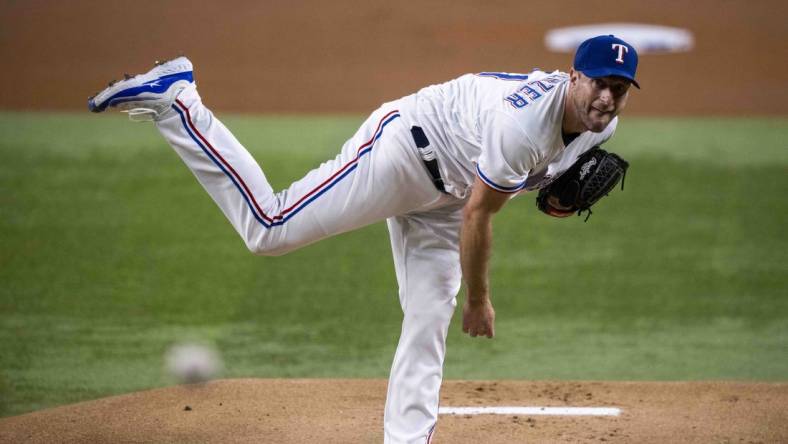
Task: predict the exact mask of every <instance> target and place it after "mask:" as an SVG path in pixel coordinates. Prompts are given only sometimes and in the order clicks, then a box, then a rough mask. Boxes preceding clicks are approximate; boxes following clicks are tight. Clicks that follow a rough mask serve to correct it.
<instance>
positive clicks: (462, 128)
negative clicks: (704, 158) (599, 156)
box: [401, 71, 618, 198]
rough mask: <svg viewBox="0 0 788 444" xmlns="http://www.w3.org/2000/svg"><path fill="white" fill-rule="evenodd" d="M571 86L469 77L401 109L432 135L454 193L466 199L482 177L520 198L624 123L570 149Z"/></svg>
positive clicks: (558, 79)
mask: <svg viewBox="0 0 788 444" xmlns="http://www.w3.org/2000/svg"><path fill="white" fill-rule="evenodd" d="M568 81H569V75H568V74H566V73H563V72H559V71H554V72H552V73H545V72H542V71H533V72H531V73H530V74H510V73H491V72H490V73H487V72H485V73H479V74H466V75H464V76H462V77H459V78H457V79H455V80H451V81H449V82H446V83H443V84H439V85H432V86H428V87H426V88H424V89H422V90H420V91H419V92H417V93H416V94H413V95H410V96H407V97H405V98H403V99H402V101H401V102H402V105H401V111H402V113H403V116H404V117H406V119H407V120H408V121H409V122H408V123H410V124H412V125H418V126H420V127H421V128H422V129H423V130H424V131H425V133H426V134H427V137H428V138H429V140H430V147H431V148H432V149H433V150H434V151H435V153H436V156H437V158H438V163H439V168H440V172H441V175H442V177H443V180H444V182H445V186H446V191H447V192H449V193H450V194H453V195H455V196H457V197H459V198H464V197H466V196H467V195H468V192H469V190H470V187H471V185H472V184H473V182H474V179H475V177H476V176H478V177H479V178H481V179H482V180H483V181H484V182H485V183H487V184H488V185H489V186H490V187H492V188H494V189H496V190H499V191H502V192H507V193H517V192H520V191H523V190H533V189H537V188H541V187H543V186H546V185H547V184H549V183H550V182H551V181H552V180H554V179H555V178H557V177H558V176H559V175H560V174H561V173H563V172H564V171H566V170H567V169H568V168H569V167H570V166H571V165H572V164H573V163H574V161H575V160H576V159H577V157H578V156H579V155H581V154H583V153H585V152H586V151H588V150H589V149H591V148H592V147H593V146H595V145H600V144H602V143H604V142H606V141H607V140H608V139H609V138H610V137H611V136H612V135H613V133H614V132H615V129H616V124H617V123H618V118H615V119H613V120H612V121H611V122H610V124H609V125H608V126H607V128H605V129H604V130H603V131H602V132H600V133H593V132H590V131H586V132H583V133H581V134H580V135H579V136H578V137H577V138H575V139H574V140H573V141H571V143H570V144H569V145H568V146H565V145H564V141H563V136H562V132H561V126H562V118H563V113H564V103H565V101H566V92H567V88H568V84H569V82H568Z"/></svg>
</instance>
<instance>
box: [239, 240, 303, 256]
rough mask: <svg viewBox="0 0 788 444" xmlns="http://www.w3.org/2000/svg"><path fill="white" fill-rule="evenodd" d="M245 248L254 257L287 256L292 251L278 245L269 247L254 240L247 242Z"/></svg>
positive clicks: (265, 243) (267, 244)
mask: <svg viewBox="0 0 788 444" xmlns="http://www.w3.org/2000/svg"><path fill="white" fill-rule="evenodd" d="M246 248H247V249H248V250H249V252H250V253H252V254H253V255H255V256H282V255H284V254H287V253H288V252H290V251H291V250H292V249H290V248H283V247H282V246H278V245H270V244H269V243H267V242H260V241H256V240H247V241H246Z"/></svg>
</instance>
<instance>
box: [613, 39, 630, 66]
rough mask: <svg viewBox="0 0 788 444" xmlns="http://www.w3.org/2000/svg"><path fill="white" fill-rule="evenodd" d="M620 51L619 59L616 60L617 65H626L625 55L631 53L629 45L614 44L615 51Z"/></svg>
mask: <svg viewBox="0 0 788 444" xmlns="http://www.w3.org/2000/svg"><path fill="white" fill-rule="evenodd" d="M615 50H618V58H617V59H616V63H621V64H623V63H624V54H626V53H628V52H629V48H628V47H627V45H622V44H621V43H613V51H615Z"/></svg>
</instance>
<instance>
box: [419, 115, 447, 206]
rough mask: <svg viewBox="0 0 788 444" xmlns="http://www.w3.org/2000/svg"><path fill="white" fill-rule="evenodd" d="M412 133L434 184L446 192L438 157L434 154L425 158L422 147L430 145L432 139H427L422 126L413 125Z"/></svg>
mask: <svg viewBox="0 0 788 444" xmlns="http://www.w3.org/2000/svg"><path fill="white" fill-rule="evenodd" d="M410 133H411V135H413V141H414V142H416V147H418V148H419V155H420V156H421V160H422V162H424V166H426V167H427V171H429V172H430V176H432V184H433V185H435V188H437V189H438V191H440V192H441V193H445V192H446V187H445V186H443V178H441V173H440V170H439V169H438V159H436V158H435V157H434V154H433V155H432V156H431V157H432V158H430V159H427V158H425V156H424V154H422V148H426V147H428V146H430V140H429V139H427V135H426V134H424V130H423V129H421V127H418V126H413V127H411V128H410Z"/></svg>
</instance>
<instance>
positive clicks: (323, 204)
mask: <svg viewBox="0 0 788 444" xmlns="http://www.w3.org/2000/svg"><path fill="white" fill-rule="evenodd" d="M397 105H398V102H391V103H388V104H384V105H383V106H382V107H381V108H379V109H378V110H376V111H374V112H373V113H372V115H370V117H369V118H368V119H367V120H366V121H365V122H364V123H363V124H362V125H361V127H360V128H359V129H358V131H357V132H356V134H355V135H354V136H353V137H351V138H350V139H349V140H348V141H347V142H346V143H345V144H344V146H343V147H342V151H341V152H340V154H339V155H338V156H337V157H336V158H334V159H332V160H329V161H327V162H324V163H323V164H322V165H320V166H319V167H317V168H316V169H314V170H312V171H310V172H309V173H307V174H306V176H304V177H303V178H302V179H300V180H298V181H296V182H294V183H293V184H292V185H290V187H289V188H287V189H286V190H283V191H280V192H278V193H275V192H274V191H273V189H272V188H271V186H270V185H269V183H268V181H267V180H266V177H265V174H264V173H263V171H262V169H261V168H260V166H259V165H258V164H257V162H255V160H254V159H253V158H252V156H251V155H250V154H249V152H248V151H246V149H245V148H244V147H243V146H242V145H241V144H240V143H239V142H238V140H236V138H235V137H234V136H233V135H232V133H230V131H229V130H228V129H227V128H226V127H225V126H224V125H222V123H221V122H220V121H219V120H218V119H216V118H215V117H214V115H213V114H212V113H211V111H210V110H208V109H207V108H206V107H205V106H204V105H203V104H202V100H201V99H200V96H199V94H198V93H197V90H196V88H195V87H194V86H190V87H188V88H186V89H185V90H184V91H183V92H182V93H181V94H180V95H179V97H178V99H177V100H176V101H175V102H174V103H173V105H172V110H171V111H169V112H167V113H166V114H164V115H163V116H162V117H161V118H160V119H159V120H158V121H157V127H158V129H159V131H160V132H161V134H162V135H163V136H164V138H165V139H167V141H168V142H169V143H170V145H172V147H173V148H174V149H175V151H176V152H177V153H178V155H179V156H180V157H181V158H182V159H183V161H184V162H185V163H186V165H187V166H188V167H189V169H191V171H192V172H193V173H194V175H195V176H196V177H197V180H198V181H199V182H200V183H201V184H202V186H203V187H204V188H205V190H206V191H207V192H208V194H209V195H210V196H211V197H212V198H213V200H214V201H215V202H216V204H217V205H218V206H219V208H221V210H222V211H223V212H224V214H225V216H227V219H229V221H230V223H231V224H232V226H233V227H234V228H235V230H236V231H237V232H238V234H239V235H240V236H241V238H242V239H243V241H244V242H245V244H246V246H247V248H249V250H250V251H252V252H253V253H255V254H260V255H280V254H284V253H287V252H288V251H292V250H294V249H297V248H300V247H303V246H305V245H308V244H310V243H313V242H316V241H318V240H320V239H324V238H326V237H330V236H333V235H336V234H339V233H343V232H347V231H350V230H353V229H356V228H360V227H362V226H365V225H368V224H371V223H374V222H377V221H381V220H384V219H387V222H388V228H389V233H390V236H391V245H392V251H393V256H394V265H395V269H396V275H397V281H398V283H399V299H400V304H401V305H402V310H403V313H404V319H403V323H402V332H401V336H400V341H399V345H398V346H397V351H396V354H395V356H394V361H393V364H392V369H391V375H390V378H389V386H388V394H387V398H386V409H385V415H384V433H385V442H386V443H392V444H393V443H425V442H428V441H429V439H430V437H431V435H432V432H433V430H434V427H435V424H436V421H437V418H438V401H439V391H440V385H441V380H442V376H443V360H444V356H445V353H446V334H447V331H448V327H449V323H450V321H451V317H452V314H453V313H454V308H455V306H456V299H455V297H456V295H457V292H458V291H459V289H460V285H461V272H460V259H459V231H460V225H461V219H462V217H461V211H462V205H463V204H464V201H462V200H459V199H457V198H455V197H452V196H449V195H447V194H443V193H441V192H440V191H438V190H437V189H436V188H435V186H434V185H433V183H432V181H431V178H430V176H429V175H428V172H427V169H426V167H425V166H424V164H423V163H422V160H421V158H420V157H419V154H418V152H417V149H416V146H415V143H414V141H413V139H412V136H411V134H410V126H409V124H408V123H407V122H405V118H406V116H403V115H402V114H401V113H400V112H399V110H398V108H397Z"/></svg>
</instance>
